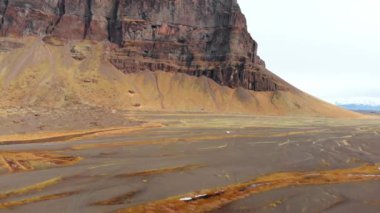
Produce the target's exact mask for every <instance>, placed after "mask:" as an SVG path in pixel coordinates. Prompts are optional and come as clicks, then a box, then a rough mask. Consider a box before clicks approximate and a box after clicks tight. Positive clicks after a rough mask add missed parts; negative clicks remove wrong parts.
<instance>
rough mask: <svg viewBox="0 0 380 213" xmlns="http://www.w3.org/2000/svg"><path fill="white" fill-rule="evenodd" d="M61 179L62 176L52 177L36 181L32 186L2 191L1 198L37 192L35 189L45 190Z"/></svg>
mask: <svg viewBox="0 0 380 213" xmlns="http://www.w3.org/2000/svg"><path fill="white" fill-rule="evenodd" d="M61 181H62V178H61V177H57V178H52V179H50V180H47V181H43V182H40V183H36V184H33V185H30V186H26V187H23V188H19V189H14V190H9V191H7V192H4V193H0V200H2V199H6V198H10V197H14V196H19V195H25V194H28V193H31V192H35V191H40V190H43V189H45V188H47V187H49V186H53V185H56V184H58V183H60V182H61Z"/></svg>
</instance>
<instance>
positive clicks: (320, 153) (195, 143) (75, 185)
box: [0, 110, 380, 212]
mask: <svg viewBox="0 0 380 213" xmlns="http://www.w3.org/2000/svg"><path fill="white" fill-rule="evenodd" d="M101 112H103V113H104V114H102V116H99V113H101ZM41 114H44V113H41ZM58 114H59V113H58ZM77 114H80V113H77ZM95 114H97V115H98V117H99V118H98V119H97V122H98V123H97V125H96V126H104V127H111V126H128V125H130V126H133V125H140V124H141V123H144V122H158V123H162V124H164V127H161V128H150V129H145V130H142V131H136V132H131V133H128V134H124V135H105V136H99V137H94V138H85V139H78V140H75V141H66V142H65V141H62V142H50V143H49V142H48V143H35V144H14V145H1V144H0V150H1V151H3V152H4V151H12V152H14V151H44V150H54V151H59V153H60V154H65V155H70V156H80V157H82V158H83V160H82V161H80V162H79V163H78V164H75V165H71V166H66V167H55V168H46V169H42V170H34V171H28V172H19V173H8V172H6V171H5V170H3V171H2V172H1V170H0V194H1V193H3V192H6V191H9V190H12V189H17V188H22V187H25V186H28V185H32V184H36V183H38V182H42V181H46V180H49V179H51V178H56V177H63V178H64V179H63V181H62V182H60V183H58V184H56V185H52V186H50V187H47V188H45V189H43V190H41V191H36V192H31V193H28V194H25V195H20V196H15V197H10V198H7V199H3V200H2V199H0V203H3V202H6V201H15V200H21V199H24V198H30V197H38V196H41V195H49V194H56V193H62V192H75V194H73V195H71V196H68V197H64V198H60V199H53V200H48V201H42V202H35V203H30V204H25V205H19V206H16V207H12V208H10V209H5V210H3V211H7V212H28V211H31V210H33V211H34V212H112V211H114V210H118V209H123V208H128V207H131V206H134V205H136V204H142V203H146V202H151V201H155V200H161V199H165V198H167V197H171V196H175V195H181V194H186V193H188V192H193V191H197V190H201V189H207V188H215V187H219V186H226V185H229V184H234V183H240V182H244V181H249V180H252V179H254V178H256V177H258V176H263V175H266V174H270V173H276V172H293V171H319V170H330V169H337V168H352V167H357V166H360V165H363V164H366V163H379V162H380V143H379V141H380V140H379V139H380V120H379V119H368V120H344V119H340V120H338V119H327V118H296V117H257V116H246V115H218V114H185V113H182V114H181V113H178V114H169V113H167V114H165V113H143V112H140V113H133V112H114V113H110V112H109V110H108V111H107V112H105V110H103V111H102V110H99V111H97V112H96V113H95V112H93V113H92V112H90V111H86V112H83V117H82V118H81V119H79V118H78V117H77V120H78V122H79V123H78V122H74V123H73V126H70V125H71V123H72V122H71V123H70V120H69V119H67V117H66V116H64V115H73V114H72V113H70V112H67V114H65V112H62V116H61V117H62V118H65V117H66V120H65V119H63V120H61V121H57V120H56V119H51V120H49V113H48V112H47V113H46V114H45V115H38V116H36V117H38V118H37V119H40V122H37V123H38V125H41V123H43V125H44V126H45V127H44V128H45V130H46V131H47V130H67V129H77V128H80V127H82V129H86V128H93V126H91V123H92V122H94V121H92V120H91V117H92V116H93V115H95ZM26 115H27V116H29V115H28V113H26V114H25V113H24V114H22V115H18V114H17V113H14V114H13V115H11V116H9V115H8V116H2V117H1V118H0V120H2V121H4V122H5V123H6V124H7V125H6V126H5V125H2V126H1V128H0V130H1V132H0V133H2V134H3V135H6V134H10V133H13V132H23V127H24V128H26V130H25V129H24V131H25V132H36V131H38V128H37V127H38V125H36V124H35V123H36V122H30V121H29V122H28V121H25V118H22V117H23V116H24V117H25V116H26ZM20 116H21V117H20ZM51 116H52V117H54V116H57V113H55V114H54V115H51ZM78 116H79V115H78ZM112 116H114V117H112ZM74 117H76V116H74ZM23 119H24V121H21V122H18V123H15V124H13V126H12V120H23ZM28 119H30V118H29V117H28ZM54 122H55V123H54ZM80 122H82V123H80ZM92 124H93V123H92ZM115 143H116V144H117V143H119V144H118V145H115V146H102V145H107V144H108V145H110V144H115ZM120 143H121V144H120ZM88 144H94V145H99V147H96V146H92V147H90V148H89V147H87V148H83V147H85V145H88ZM78 145H84V146H83V147H82V148H81V146H78ZM188 165H198V166H200V167H199V168H193V169H188V170H182V171H172V172H163V173H159V174H150V175H149V174H147V175H143V174H141V175H130V176H128V174H131V173H135V172H143V171H146V170H154V169H164V168H172V167H182V166H188ZM128 193H130V194H131V195H130V196H125V197H124V198H123V199H121V201H120V200H119V202H117V203H116V204H115V203H114V204H112V205H95V203H96V202H99V201H105V200H108V199H111V198H115V197H120V196H122V195H126V194H128ZM379 208H380V182H376V181H373V182H360V183H345V184H335V185H320V186H319V185H318V186H302V187H290V188H283V189H277V190H272V191H268V192H265V193H260V194H255V195H253V196H250V197H249V198H246V199H242V200H239V201H235V202H233V203H231V204H229V205H226V206H224V207H223V208H221V209H219V210H217V211H215V212H321V211H326V212H358V211H362V212H378V209H379ZM0 211H1V209H0Z"/></svg>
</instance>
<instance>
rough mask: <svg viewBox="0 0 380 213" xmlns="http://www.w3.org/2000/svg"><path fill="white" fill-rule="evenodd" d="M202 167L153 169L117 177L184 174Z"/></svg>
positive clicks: (186, 166)
mask: <svg viewBox="0 0 380 213" xmlns="http://www.w3.org/2000/svg"><path fill="white" fill-rule="evenodd" d="M201 167H202V166H201V165H185V166H178V167H170V168H161V169H152V170H146V171H141V172H134V173H127V174H121V175H117V177H143V176H151V175H159V174H164V173H173V172H184V171H189V170H194V169H198V168H201Z"/></svg>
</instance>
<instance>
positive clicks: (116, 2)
mask: <svg viewBox="0 0 380 213" xmlns="http://www.w3.org/2000/svg"><path fill="white" fill-rule="evenodd" d="M119 7H120V0H113V1H112V9H111V13H110V16H109V17H108V18H107V22H108V23H107V29H108V40H109V41H110V42H112V43H115V44H118V45H119V46H121V45H122V43H123V26H122V23H121V21H120V20H119Z"/></svg>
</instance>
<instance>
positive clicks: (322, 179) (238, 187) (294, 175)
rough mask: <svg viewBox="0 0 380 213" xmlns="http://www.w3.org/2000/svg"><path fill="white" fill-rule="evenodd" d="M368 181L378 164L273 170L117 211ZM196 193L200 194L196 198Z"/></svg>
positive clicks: (200, 206)
mask: <svg viewBox="0 0 380 213" xmlns="http://www.w3.org/2000/svg"><path fill="white" fill-rule="evenodd" d="M371 180H380V168H379V165H364V166H361V167H358V168H351V169H338V170H330V171H318V172H285V173H275V174H270V175H266V176H263V177H259V178H257V179H255V180H252V181H248V182H245V183H241V184H234V185H229V186H226V187H222V188H218V189H206V190H203V191H200V192H198V193H191V194H187V195H182V196H176V197H170V198H167V199H164V200H159V201H155V202H152V203H146V204H142V205H138V206H135V207H132V208H128V209H122V210H119V211H117V212H118V213H132V212H133V213H139V212H155V213H160V212H162V213H164V212H165V213H166V212H192V213H196V212H210V211H213V210H216V209H218V208H221V207H223V206H224V205H227V204H229V203H231V202H234V201H236V200H240V199H243V198H246V197H248V196H250V195H253V194H256V193H260V192H266V191H269V190H273V189H278V188H285V187H290V186H303V185H321V184H337V183H349V182H360V181H371ZM197 195H201V196H199V197H198V198H197V197H196V196H197ZM183 197H188V198H191V200H190V201H187V202H186V201H180V198H183Z"/></svg>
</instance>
